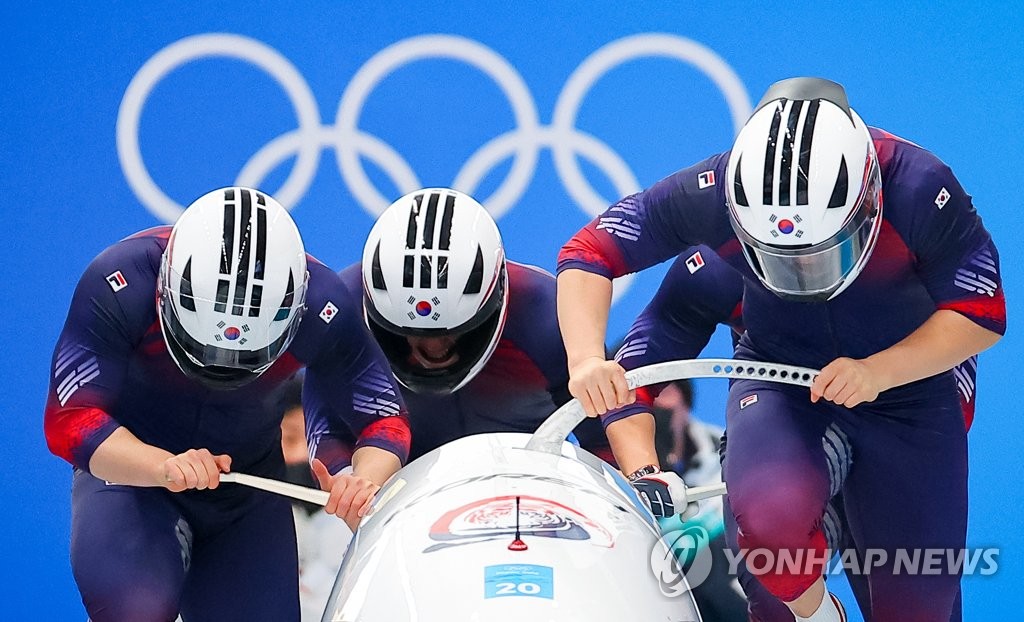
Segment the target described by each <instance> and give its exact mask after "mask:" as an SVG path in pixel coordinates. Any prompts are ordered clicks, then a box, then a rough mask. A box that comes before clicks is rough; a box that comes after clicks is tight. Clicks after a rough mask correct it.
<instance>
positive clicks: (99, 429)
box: [43, 407, 118, 471]
mask: <svg viewBox="0 0 1024 622" xmlns="http://www.w3.org/2000/svg"><path fill="white" fill-rule="evenodd" d="M117 427H118V423H117V422H116V421H114V419H113V417H111V416H110V415H108V414H107V413H106V412H104V411H102V410H100V409H99V408H90V407H82V408H47V409H46V414H45V415H44V417H43V431H44V433H45V434H46V445H47V447H49V448H50V451H51V452H53V454H54V455H56V456H58V457H61V458H63V459H65V460H67V461H68V462H70V463H71V464H73V465H75V466H77V467H78V468H80V469H82V470H84V471H88V470H89V459H90V458H91V457H92V450H95V448H96V446H98V445H99V444H100V443H102V442H103V441H104V440H106V437H108V436H110V434H111V432H113V431H114V430H115V429H116V428H117ZM86 448H89V449H88V450H87V449H86Z"/></svg>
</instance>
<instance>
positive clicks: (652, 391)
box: [636, 384, 666, 409]
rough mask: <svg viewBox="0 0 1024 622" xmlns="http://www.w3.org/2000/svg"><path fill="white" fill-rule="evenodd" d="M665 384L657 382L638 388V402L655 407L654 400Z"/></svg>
mask: <svg viewBox="0 0 1024 622" xmlns="http://www.w3.org/2000/svg"><path fill="white" fill-rule="evenodd" d="M665 386H666V385H664V384H656V385H651V386H647V387H640V388H639V389H637V390H636V404H638V405H640V406H646V407H647V408H648V409H650V408H653V407H654V400H656V399H657V398H658V396H659V395H660V394H661V391H662V389H664V388H665Z"/></svg>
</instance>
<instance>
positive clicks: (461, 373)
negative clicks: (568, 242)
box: [362, 188, 508, 394]
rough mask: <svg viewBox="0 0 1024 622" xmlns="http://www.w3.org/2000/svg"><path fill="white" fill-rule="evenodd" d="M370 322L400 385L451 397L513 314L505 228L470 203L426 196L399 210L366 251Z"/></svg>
mask: <svg viewBox="0 0 1024 622" xmlns="http://www.w3.org/2000/svg"><path fill="white" fill-rule="evenodd" d="M362 273H363V292H364V296H363V301H364V308H365V310H366V322H367V324H368V325H369V327H370V329H371V330H372V331H373V334H374V336H375V337H376V338H377V342H378V343H379V344H380V345H381V348H382V349H383V350H384V353H385V354H386V355H387V357H388V360H389V361H390V363H391V369H392V370H393V371H394V373H395V377H397V378H398V380H399V381H400V382H401V383H402V384H403V385H405V386H406V387H407V388H409V389H411V390H413V391H415V392H417V393H434V394H448V393H452V392H454V391H457V390H459V389H460V388H462V387H463V386H465V385H466V383H468V382H469V381H470V380H472V379H473V377H475V376H476V375H477V374H478V373H479V372H480V370H481V369H482V368H483V367H484V365H485V364H486V363H487V361H488V360H489V359H490V357H491V354H492V353H493V352H494V349H495V347H496V346H497V344H498V340H499V339H500V338H501V332H502V329H503V328H504V325H505V313H506V310H507V308H508V282H507V280H508V277H507V275H506V271H505V251H504V247H503V246H502V243H501V234H500V233H499V232H498V226H497V225H496V224H495V222H494V220H493V219H492V218H491V216H490V214H488V213H487V210H485V209H484V207H483V206H482V205H480V204H479V203H477V202H476V201H475V200H473V198H472V197H470V196H468V195H466V194H463V193H461V192H458V191H456V190H451V189H449V188H426V189H423V190H417V191H416V192H412V193H409V194H407V195H405V196H404V197H402V198H400V199H398V200H397V201H395V202H394V203H392V204H391V205H390V206H389V207H388V208H387V209H386V210H385V211H384V213H383V214H381V216H380V218H379V219H378V220H377V223H376V224H375V225H374V226H373V229H372V230H371V231H370V236H369V238H368V239H367V240H366V246H365V247H364V248H363V262H362Z"/></svg>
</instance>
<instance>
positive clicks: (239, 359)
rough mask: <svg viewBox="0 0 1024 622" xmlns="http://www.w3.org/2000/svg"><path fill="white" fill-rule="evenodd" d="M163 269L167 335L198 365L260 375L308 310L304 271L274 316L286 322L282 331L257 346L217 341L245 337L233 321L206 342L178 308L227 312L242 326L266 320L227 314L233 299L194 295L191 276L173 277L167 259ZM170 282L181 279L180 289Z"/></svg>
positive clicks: (175, 351) (163, 318)
mask: <svg viewBox="0 0 1024 622" xmlns="http://www.w3.org/2000/svg"><path fill="white" fill-rule="evenodd" d="M163 272H164V277H165V278H163V279H162V282H163V285H162V286H161V295H160V318H161V322H162V325H163V330H164V335H165V337H166V338H167V340H168V341H173V344H169V345H172V346H173V347H172V354H176V355H181V356H184V357H185V358H186V359H188V362H189V363H191V364H192V365H193V366H195V367H199V368H220V369H238V370H245V371H248V372H252V373H253V374H257V375H258V374H260V373H262V372H263V371H266V369H267V368H269V367H270V366H271V365H273V363H274V361H276V360H277V359H278V357H280V356H281V355H282V354H283V353H284V352H285V350H287V349H288V346H289V345H290V344H291V342H292V339H294V338H295V335H296V334H297V333H298V330H299V325H300V323H301V322H300V320H301V319H302V315H303V313H304V312H305V299H306V285H307V281H308V274H306V275H303V279H302V281H301V282H300V283H299V284H298V287H293V288H292V289H291V290H289V291H288V292H287V294H286V295H285V297H284V299H283V300H281V301H280V305H279V306H278V309H277V312H276V314H275V315H274V318H273V319H272V320H271V322H273V323H274V324H277V323H279V322H280V323H282V324H285V327H284V330H283V331H282V332H281V334H280V335H279V336H278V337H277V338H276V339H274V340H273V341H272V342H271V343H269V344H267V345H265V346H262V347H259V348H256V349H243V348H244V344H243V348H225V347H220V346H218V345H217V343H216V341H215V340H216V336H220V337H221V339H224V340H227V341H234V340H235V339H239V340H240V339H244V338H245V333H244V332H243V330H242V329H241V328H234V326H233V324H234V323H232V325H231V326H229V327H228V328H226V329H224V330H223V331H222V332H220V333H218V334H217V335H216V336H215V335H214V334H213V333H212V331H211V335H210V336H209V337H208V339H210V340H212V341H214V342H213V343H204V342H203V341H200V340H199V339H196V336H194V335H192V334H190V333H189V331H188V330H187V329H186V328H185V326H184V325H183V323H182V321H181V318H180V317H179V315H178V314H179V310H181V312H184V313H195V312H197V310H201V312H203V314H204V315H206V316H208V317H209V316H211V315H213V314H218V315H219V314H220V313H224V317H225V318H235V319H236V322H237V325H238V326H243V327H244V325H245V324H246V323H247V322H254V321H266V320H261V319H260V318H257V317H250V316H248V315H238V314H235V315H237V317H235V316H234V315H228V314H227V312H231V311H232V306H233V305H232V302H233V301H227V302H226V303H225V302H224V301H217V300H208V299H205V298H198V297H195V296H193V295H192V290H193V288H192V285H191V283H190V282H189V280H188V279H185V278H181V277H180V275H178V274H177V273H176V272H175V278H174V279H173V281H171V280H169V279H167V278H166V276H167V273H168V272H173V270H171V269H169V268H168V267H167V264H166V262H165V264H164V270H163ZM170 282H174V283H180V286H179V289H175V288H172V287H168V286H167V285H166V284H167V283H170ZM175 302H176V303H177V304H174V303H175ZM219 306H222V307H224V309H225V311H218V310H217V307H219ZM210 309H213V310H214V311H213V313H211V312H210ZM244 310H245V311H246V312H247V311H248V307H245V309H244ZM232 329H234V330H232ZM204 337H205V336H204ZM211 371H213V369H211Z"/></svg>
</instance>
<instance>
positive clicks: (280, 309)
mask: <svg viewBox="0 0 1024 622" xmlns="http://www.w3.org/2000/svg"><path fill="white" fill-rule="evenodd" d="M307 279H308V274H307V272H306V253H305V250H304V249H303V246H302V238H301V237H299V230H298V229H297V228H296V226H295V222H294V221H293V220H292V219H291V216H289V215H288V212H287V210H285V209H284V207H282V206H281V204H280V203H278V202H277V201H275V200H274V199H273V198H272V197H270V196H269V195H267V194H264V193H262V192H259V191H257V190H253V189H250V188H239V187H234V188H221V189H219V190H214V191H213V192H210V193H208V194H205V195H203V196H202V197H200V198H198V199H196V201H195V202H194V203H192V204H191V205H189V206H188V208H187V209H186V210H185V211H184V213H182V215H181V217H180V218H179V219H178V222H177V223H175V225H174V229H173V230H172V231H171V236H170V238H169V239H168V240H167V248H166V249H165V250H164V253H163V260H162V264H161V267H160V279H159V296H160V298H159V302H158V305H157V308H158V310H159V315H160V328H161V330H162V332H163V336H164V342H165V343H166V344H167V350H168V352H169V353H170V355H171V358H173V359H174V362H175V363H176V364H177V365H178V367H179V368H180V369H181V371H182V372H184V373H185V375H186V376H189V377H190V378H193V379H194V380H197V381H198V382H200V383H202V384H203V385H205V386H207V387H210V388H214V389H234V388H237V387H240V386H242V385H245V384H247V383H249V382H251V381H253V380H255V379H256V378H258V377H259V376H260V374H262V373H263V372H264V371H266V370H267V369H268V368H269V367H270V366H271V365H272V364H273V363H274V361H276V360H277V359H278V358H279V357H280V356H281V354H283V353H284V351H285V350H287V349H288V345H289V344H290V343H291V341H292V339H293V338H294V337H295V333H296V331H297V330H298V327H299V322H300V320H301V319H302V314H303V312H304V311H305V300H306V282H307Z"/></svg>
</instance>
